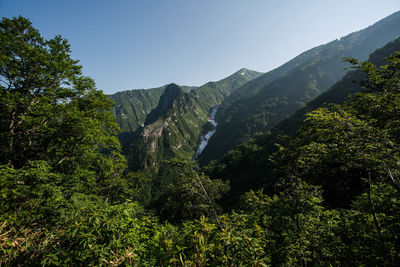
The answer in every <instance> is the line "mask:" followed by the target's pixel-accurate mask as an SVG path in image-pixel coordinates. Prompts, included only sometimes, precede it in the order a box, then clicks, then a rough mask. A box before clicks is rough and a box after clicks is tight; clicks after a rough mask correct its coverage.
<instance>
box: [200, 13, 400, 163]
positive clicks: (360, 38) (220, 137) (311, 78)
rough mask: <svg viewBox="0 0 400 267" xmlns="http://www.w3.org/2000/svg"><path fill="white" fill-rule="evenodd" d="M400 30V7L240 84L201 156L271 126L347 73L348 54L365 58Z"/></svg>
mask: <svg viewBox="0 0 400 267" xmlns="http://www.w3.org/2000/svg"><path fill="white" fill-rule="evenodd" d="M398 36H400V12H397V13H394V14H392V15H391V16H389V17H387V18H385V19H383V20H381V21H379V22H377V23H375V24H374V25H372V26H370V27H368V28H366V29H364V30H361V31H358V32H355V33H352V34H349V35H347V36H345V37H343V38H341V39H339V40H335V41H332V42H330V43H328V44H326V45H323V46H319V47H317V48H314V49H311V50H309V51H307V52H306V53H303V54H301V55H300V56H299V57H297V58H295V59H294V60H292V61H289V62H288V63H287V64H285V65H283V66H282V67H281V68H278V69H276V70H274V71H271V72H268V73H266V74H264V75H262V76H260V77H259V78H257V79H254V80H253V81H252V82H251V83H248V84H245V85H244V86H243V87H242V88H239V89H238V90H237V91H236V93H235V94H232V96H231V97H228V98H227V99H226V100H225V101H224V102H223V103H222V105H221V108H220V110H219V111H218V113H217V121H218V123H219V124H218V127H217V131H216V133H215V135H214V136H213V137H212V138H211V139H210V141H209V144H208V146H207V147H206V148H205V149H204V151H203V153H202V154H201V155H200V157H199V160H200V161H203V162H204V161H208V160H211V159H217V158H220V157H221V156H222V155H223V154H224V153H225V152H227V151H228V150H229V149H231V148H233V147H234V146H235V145H237V144H240V143H241V142H243V141H245V140H247V139H248V138H250V137H252V136H254V134H256V133H258V132H263V131H267V130H270V129H272V127H273V126H274V125H276V124H277V123H278V122H279V121H281V120H282V119H283V118H285V116H288V115H290V114H291V113H293V112H295V111H296V110H297V109H299V108H302V107H304V106H305V104H306V103H307V102H309V101H310V100H312V99H314V98H315V97H316V96H318V95H319V94H321V93H323V92H324V91H326V90H328V89H329V88H330V87H331V86H332V85H333V84H334V83H335V82H337V81H339V80H340V79H341V78H342V77H343V76H344V74H345V71H344V68H345V67H346V64H345V63H343V62H342V59H343V58H344V57H349V56H351V57H354V58H357V59H360V60H364V59H366V58H367V57H368V55H369V54H370V53H372V52H373V51H374V50H375V49H377V48H379V47H382V46H383V45H385V44H386V43H388V42H389V41H392V40H394V39H395V38H397V37H398Z"/></svg>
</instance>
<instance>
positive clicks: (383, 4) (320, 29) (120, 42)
mask: <svg viewBox="0 0 400 267" xmlns="http://www.w3.org/2000/svg"><path fill="white" fill-rule="evenodd" d="M398 10H400V0H384V1H382V0H334V1H331V0H301V1H300V0H240V1H239V0H197V1H196V0H114V1H110V0H109V1H106V0H68V1H67V0H64V1H62V0H0V16H1V17H12V16H18V15H22V16H24V17H27V18H29V19H30V20H31V21H32V23H33V25H34V27H36V28H38V29H39V31H40V32H41V33H42V34H43V35H44V36H45V37H46V38H51V37H53V36H54V35H56V34H60V35H61V36H63V37H64V38H67V39H68V40H69V42H70V44H71V48H72V55H73V57H74V58H75V59H79V60H80V63H81V64H82V65H83V68H84V74H85V75H88V76H90V77H92V78H94V79H95V81H96V83H97V87H98V88H99V89H101V90H103V91H104V92H105V93H108V94H110V93H114V92H117V91H122V90H129V89H134V88H151V87H157V86H161V85H164V84H167V83H171V82H175V83H178V84H181V85H202V84H204V83H206V82H208V81H215V80H219V79H221V78H224V77H226V76H228V75H230V74H232V73H233V72H235V71H237V70H238V69H240V68H242V67H245V68H249V69H253V70H257V71H263V72H265V71H268V70H271V69H273V68H276V67H278V66H279V65H281V64H283V63H285V62H286V61H288V60H290V59H291V58H293V57H295V56H296V55H298V54H299V53H301V52H303V51H305V50H307V49H310V48H312V47H314V46H317V45H320V44H323V43H327V42H329V41H331V40H334V39H337V38H340V37H342V36H344V35H347V34H349V33H351V32H353V31H356V30H360V29H362V28H365V27H367V26H369V25H371V24H373V23H374V22H376V21H378V20H380V19H382V18H384V17H386V16H388V15H390V14H392V13H394V12H396V11H398Z"/></svg>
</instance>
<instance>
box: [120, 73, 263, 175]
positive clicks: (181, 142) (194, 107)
mask: <svg viewBox="0 0 400 267" xmlns="http://www.w3.org/2000/svg"><path fill="white" fill-rule="evenodd" d="M260 74H261V73H258V72H255V71H251V70H247V69H241V70H239V71H238V72H236V73H234V74H232V75H231V76H229V77H227V78H225V79H222V80H220V81H217V82H209V83H207V84H205V85H203V86H201V87H198V88H194V89H192V90H191V91H190V92H188V91H187V90H185V88H184V87H183V88H181V87H179V86H177V85H175V84H170V85H168V86H166V87H165V88H163V91H162V95H161V97H159V101H158V104H157V106H155V107H154V108H153V110H152V111H151V112H147V111H146V112H147V113H146V117H145V119H143V120H141V122H140V124H141V123H143V125H142V126H143V127H136V128H135V129H136V131H135V132H124V133H122V134H121V135H120V140H121V142H122V144H123V147H124V148H123V150H124V152H125V154H126V155H127V157H128V161H129V168H130V169H131V170H134V171H136V170H139V169H142V168H149V167H158V166H159V165H160V164H161V162H162V161H163V160H165V159H167V160H168V159H171V158H174V157H179V158H185V159H191V158H192V157H193V156H194V154H195V151H196V149H197V146H198V144H199V140H200V136H201V134H203V132H202V129H203V128H204V127H205V126H206V125H207V124H208V121H207V119H208V117H209V115H210V110H211V109H212V108H213V107H214V106H216V105H218V104H220V103H221V102H222V100H223V99H225V98H226V96H228V95H229V94H230V93H231V92H232V91H234V90H235V89H236V88H238V87H239V86H241V85H243V84H244V83H246V82H247V81H249V80H251V79H253V78H255V77H258V76H259V75H260ZM154 90H155V89H154ZM152 92H153V91H149V92H147V91H145V92H144V93H146V94H148V95H150V94H153V93H152ZM155 92H156V91H154V93H155ZM157 92H158V91H157ZM142 93H143V92H142ZM132 94H133V92H132ZM137 94H139V92H138V93H137ZM122 95H124V93H121V95H119V94H116V95H114V96H113V98H114V99H115V97H117V96H118V97H120V98H118V99H119V100H116V101H117V109H120V108H121V109H123V108H125V107H126V105H125V104H123V103H121V101H128V100H126V98H124V97H122ZM129 99H132V101H133V102H137V101H138V99H136V98H135V96H129ZM140 99H141V98H140ZM132 101H131V102H132ZM144 103H147V100H144ZM141 105H144V104H141ZM139 107H140V105H136V107H135V108H137V109H138V108H139ZM127 112H128V111H127ZM128 113H129V112H128ZM125 115H126V114H125ZM125 115H124V116H123V117H124V118H122V117H121V116H122V115H118V114H117V119H118V122H119V123H120V125H121V127H124V125H125V122H128V123H130V122H131V121H132V120H133V119H132V118H133V116H132V115H126V116H125ZM143 115H144V113H143ZM121 118H122V121H121ZM124 130H125V131H126V129H125V128H124ZM131 131H133V130H132V129H131Z"/></svg>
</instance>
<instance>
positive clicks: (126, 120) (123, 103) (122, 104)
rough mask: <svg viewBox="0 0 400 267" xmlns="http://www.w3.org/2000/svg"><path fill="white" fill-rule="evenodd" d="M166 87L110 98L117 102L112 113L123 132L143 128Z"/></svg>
mask: <svg viewBox="0 0 400 267" xmlns="http://www.w3.org/2000/svg"><path fill="white" fill-rule="evenodd" d="M165 87H166V85H164V86H161V87H157V88H151V89H137V90H129V91H122V92H118V93H115V94H113V95H111V96H110V98H111V99H112V100H114V101H115V107H114V108H113V109H112V112H113V114H114V115H115V117H116V118H117V122H118V124H119V127H120V128H121V129H122V131H123V132H134V131H136V130H137V128H138V127H139V126H143V123H144V120H145V119H146V116H147V114H149V113H150V111H151V110H153V109H154V108H155V107H156V106H157V104H158V100H159V99H160V96H161V95H162V94H163V92H164V90H165ZM181 87H182V89H183V90H184V91H187V92H189V91H190V90H192V89H194V88H196V87H195V86H181Z"/></svg>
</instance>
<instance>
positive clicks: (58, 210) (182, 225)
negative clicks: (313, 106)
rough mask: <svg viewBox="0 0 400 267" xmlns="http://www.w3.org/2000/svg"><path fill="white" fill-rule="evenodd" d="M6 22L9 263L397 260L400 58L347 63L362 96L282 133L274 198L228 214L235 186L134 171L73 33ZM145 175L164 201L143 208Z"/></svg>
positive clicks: (0, 189) (185, 170)
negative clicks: (225, 201)
mask: <svg viewBox="0 0 400 267" xmlns="http://www.w3.org/2000/svg"><path fill="white" fill-rule="evenodd" d="M0 30H1V31H0V79H1V81H0V86H1V95H0V97H1V98H0V99H1V100H0V101H1V105H0V117H1V120H0V123H1V124H0V127H1V131H0V134H1V140H2V142H1V147H0V163H1V166H0V248H1V249H0V264H1V265H5V266H18V265H68V266H70V265H133V266H191V265H193V266H221V265H225V266H249V265H250V266H252V265H253V266H265V265H267V266H268V265H272V266H277V265H283V266H293V265H294V266H296V265H298V266H306V265H316V266H327V265H335V266H336V265H339V266H340V265H344V266H349V265H351V266H353V265H383V266H395V265H397V264H398V262H399V260H400V259H399V258H400V257H399V256H400V253H399V249H400V240H399V236H398V233H399V232H400V231H399V230H400V223H399V222H400V205H399V204H400V202H399V196H400V184H399V181H398V177H399V171H398V164H399V156H400V155H399V148H398V143H399V138H400V136H399V132H400V131H399V130H400V129H399V119H400V114H399V112H400V79H399V76H400V53H394V54H393V55H392V56H390V57H388V58H387V59H386V60H387V63H388V64H387V65H383V66H381V67H376V66H375V65H373V64H372V63H369V62H362V63H359V62H357V61H355V60H353V59H349V61H350V62H351V63H353V64H354V67H355V68H358V69H360V70H362V71H363V72H365V73H366V78H365V79H364V80H363V81H362V86H363V87H364V89H365V90H364V91H363V92H361V93H357V94H355V95H353V96H352V97H350V98H349V99H348V100H346V101H345V102H344V103H343V104H339V105H333V106H331V107H329V108H321V109H318V110H316V111H314V112H312V113H310V114H308V115H307V118H306V120H305V121H304V123H303V126H302V127H301V128H300V130H299V131H298V134H297V137H295V138H282V142H281V144H280V146H279V150H278V152H277V153H275V154H274V156H273V157H272V158H271V160H272V162H273V163H274V166H275V168H276V174H277V176H278V177H280V179H279V182H277V183H276V184H275V185H274V186H275V192H276V194H274V195H268V194H264V193H263V192H261V191H257V192H253V191H250V192H248V193H246V194H245V195H244V196H243V197H242V199H241V202H240V208H238V210H236V211H232V212H230V213H228V214H221V213H220V211H219V209H218V206H217V204H216V200H217V199H218V198H220V197H221V195H222V194H224V193H225V192H226V191H227V189H228V185H227V184H225V183H223V182H221V181H220V180H211V179H209V178H208V177H207V176H205V175H204V174H203V173H201V172H200V171H199V170H198V168H196V167H195V166H194V164H193V163H191V162H185V161H182V160H171V161H169V162H167V163H166V165H165V166H163V167H162V168H160V169H159V171H158V173H129V172H126V160H125V159H124V157H123V156H122V155H121V154H120V146H119V143H118V140H117V138H116V134H117V133H118V127H117V124H116V123H115V120H114V118H113V116H112V114H111V112H110V110H111V107H112V101H110V100H109V98H107V97H106V96H105V95H104V94H103V93H102V92H100V91H97V90H96V89H95V85H94V82H93V80H91V79H90V78H87V77H84V76H82V74H81V67H80V66H79V65H78V64H77V63H78V62H77V61H75V60H73V59H71V58H70V55H69V53H70V50H69V45H68V43H67V41H66V40H64V39H62V38H61V37H59V36H57V37H55V38H53V39H50V40H45V39H43V38H42V37H41V36H40V34H39V33H38V31H37V30H35V29H34V28H33V27H32V25H31V23H30V22H29V21H28V20H27V19H24V18H22V17H19V18H13V19H6V18H4V19H3V20H2V21H1V23H0ZM157 177H158V178H157ZM150 178H151V179H152V178H154V180H156V181H158V183H159V184H160V187H158V188H160V189H162V190H161V191H160V192H153V191H150V194H158V195H159V197H158V200H159V202H158V203H162V205H160V204H159V205H158V206H157V203H156V202H155V203H154V204H153V205H154V207H155V208H154V209H153V210H146V209H144V208H143V207H142V206H141V204H139V203H138V202H137V200H138V199H140V197H143V195H144V192H149V191H148V190H147V191H146V188H145V185H146V184H147V183H146V181H147V180H148V179H150ZM156 178H157V179H158V180H157V179H156ZM168 179H169V180H168ZM165 181H168V182H167V183H166V182H165ZM163 183H164V184H163ZM159 218H161V219H159Z"/></svg>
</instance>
